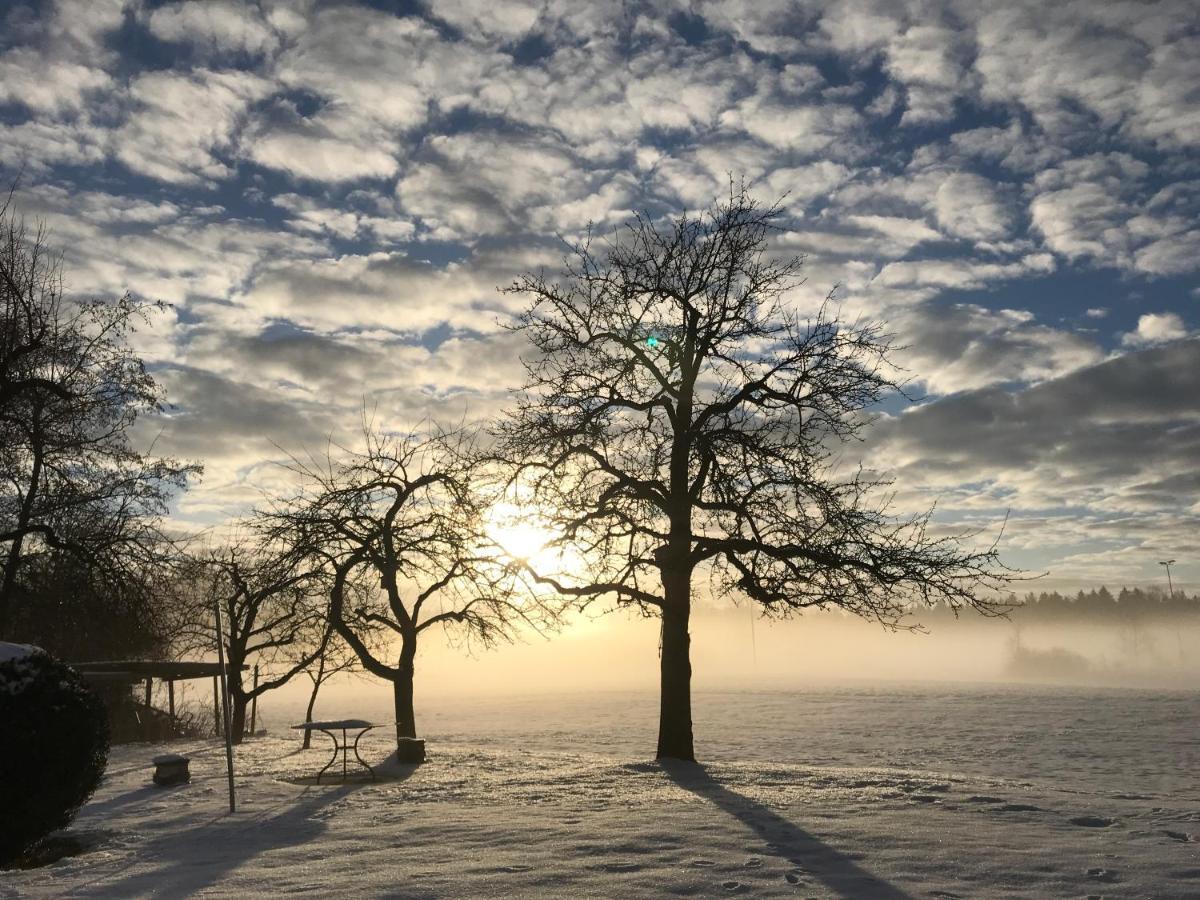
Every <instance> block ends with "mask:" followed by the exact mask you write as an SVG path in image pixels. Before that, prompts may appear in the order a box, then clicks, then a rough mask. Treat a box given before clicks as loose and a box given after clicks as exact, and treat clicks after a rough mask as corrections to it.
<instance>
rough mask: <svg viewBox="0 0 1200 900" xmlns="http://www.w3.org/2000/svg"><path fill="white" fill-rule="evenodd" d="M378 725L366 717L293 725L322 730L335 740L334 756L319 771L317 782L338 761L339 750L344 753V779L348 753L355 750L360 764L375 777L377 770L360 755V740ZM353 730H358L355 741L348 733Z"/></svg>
mask: <svg viewBox="0 0 1200 900" xmlns="http://www.w3.org/2000/svg"><path fill="white" fill-rule="evenodd" d="M375 727H377V726H376V724H375V723H374V722H368V721H367V720H366V719H332V720H329V721H326V722H301V723H300V724H299V725H293V726H292V728H293V729H294V730H296V731H320V732H322V733H323V734H326V735H328V736H329V739H330V740H331V741H333V756H331V757H330V758H329V762H327V763H325V767H324V768H323V769H321V771H320V772H318V773H317V783H318V784H319V783H320V781H321V776H322V775H324V774H325V773H326V772H327V771H328V770H329V767H330V766H332V765H333V764H334V763H335V762H337V758H338V752H339V751H340V752H341V754H342V781H345V780H346V766H347V763H346V754H347V752H348V751H350V750H353V751H354V758H355V759H356V760H358V764H359V765H360V766H362V767H363V768H364V769H366V770H367V771H368V772H370V773H371V779H372V780H374V778H375V770H374V769H372V768H371V767H370V766H369V765H367V762H366V760H364V759H363V758H362V757H361V756H359V755H358V742H359V741H361V740H362V736H363V735H364V734H366V733H367V732H368V731H370V730H371V729H372V728H375ZM336 731H340V732H341V733H342V739H341V741H339V740H338V738H337V735H336V734H335V733H334V732H336ZM351 731H357V732H358V733H357V734H356V735H355V736H354V741H353V743H351V741H350V739H349V737H348V735H349V733H350V732H351Z"/></svg>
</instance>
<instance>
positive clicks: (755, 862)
mask: <svg viewBox="0 0 1200 900" xmlns="http://www.w3.org/2000/svg"><path fill="white" fill-rule="evenodd" d="M742 865H744V866H745V867H746V868H747V869H757V868H758V867H759V866H761V865H762V860H761V859H759V858H758V857H757V856H752V857H750V858H749V859H748V860H746V861H745V862H744V863H742Z"/></svg>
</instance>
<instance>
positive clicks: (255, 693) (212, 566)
mask: <svg viewBox="0 0 1200 900" xmlns="http://www.w3.org/2000/svg"><path fill="white" fill-rule="evenodd" d="M184 578H185V579H186V580H187V582H189V583H190V584H191V585H192V587H193V589H192V590H191V591H189V592H188V594H189V596H190V600H189V602H188V603H186V604H182V606H183V607H185V608H186V607H190V609H186V611H184V612H183V613H182V619H183V621H181V622H180V626H179V630H180V632H181V634H182V635H184V636H183V637H181V640H180V641H178V642H177V646H180V647H185V648H186V649H187V650H190V651H211V650H214V649H215V646H216V645H215V641H216V635H215V628H214V625H213V618H214V617H213V605H214V603H216V604H220V606H221V618H222V620H223V621H222V623H221V624H222V628H223V631H224V637H225V659H226V662H227V664H228V688H229V701H230V722H229V729H230V735H231V737H232V739H233V742H234V743H235V744H240V743H241V742H242V740H243V739H244V738H245V735H246V711H247V710H248V709H249V707H250V703H251V701H253V700H255V699H256V698H258V697H261V696H262V695H263V694H266V693H267V692H268V691H273V690H276V689H277V688H280V687H283V686H284V685H285V684H287V683H288V682H289V681H291V680H292V679H293V678H295V677H296V676H297V675H299V674H300V673H301V672H304V671H307V670H308V669H309V668H310V667H311V666H312V665H313V664H314V663H315V662H316V661H317V660H318V659H320V658H322V656H323V655H324V653H325V652H326V650H327V648H328V642H327V640H326V625H325V623H326V620H327V615H326V605H327V603H328V591H327V586H326V584H325V582H324V578H325V576H324V573H323V572H322V571H321V570H320V569H319V568H312V567H309V568H306V567H305V566H304V565H303V561H301V560H298V559H296V558H295V557H294V556H293V555H291V554H290V553H287V552H278V550H277V549H276V548H273V547H271V546H269V545H266V544H261V545H255V544H252V543H249V542H241V543H234V544H231V545H229V546H226V547H222V548H219V549H213V550H209V551H207V552H205V553H203V554H199V555H197V556H196V557H194V558H193V559H192V560H191V561H189V563H188V565H187V566H186V571H185V574H184ZM254 664H258V665H259V666H260V667H261V668H263V669H265V670H266V673H267V674H266V677H265V678H262V679H261V680H259V682H258V683H257V684H253V683H247V675H248V669H249V667H250V666H251V665H254Z"/></svg>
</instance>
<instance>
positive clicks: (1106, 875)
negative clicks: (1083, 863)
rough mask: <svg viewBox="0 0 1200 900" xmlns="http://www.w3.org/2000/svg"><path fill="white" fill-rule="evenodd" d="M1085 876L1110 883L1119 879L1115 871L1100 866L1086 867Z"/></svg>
mask: <svg viewBox="0 0 1200 900" xmlns="http://www.w3.org/2000/svg"><path fill="white" fill-rule="evenodd" d="M1087 877H1088V878H1090V879H1092V881H1107V882H1110V883H1111V882H1114V881H1120V880H1121V879H1120V878H1119V877H1118V876H1117V873H1116V872H1114V871H1112V870H1111V869H1105V868H1101V867H1100V866H1096V867H1095V868H1092V869H1088V870H1087Z"/></svg>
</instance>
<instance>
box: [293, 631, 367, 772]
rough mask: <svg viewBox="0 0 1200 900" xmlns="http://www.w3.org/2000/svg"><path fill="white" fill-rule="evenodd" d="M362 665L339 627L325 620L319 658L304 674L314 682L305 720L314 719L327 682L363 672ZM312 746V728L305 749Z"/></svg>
mask: <svg viewBox="0 0 1200 900" xmlns="http://www.w3.org/2000/svg"><path fill="white" fill-rule="evenodd" d="M361 671H362V665H361V663H359V661H358V654H356V653H355V652H354V651H353V650H352V649H351V648H350V645H349V644H347V643H346V642H345V641H344V640H342V636H341V635H340V634H338V633H337V629H335V628H334V627H333V625H332V624H330V622H329V620H328V618H326V620H325V622H324V630H323V632H322V634H321V650H320V653H319V654H318V655H317V658H316V659H315V660H314V661H313V662H311V663H309V665H308V667H307V668H306V669H305V670H304V674H305V675H306V676H307V677H308V680H309V681H310V682H311V683H312V690H310V691H309V692H308V705H307V706H306V707H305V708H304V721H305V722H311V721H312V720H313V710H314V709H315V708H316V706H317V695H318V694H320V692H321V688H322V687H324V685H325V683H326V682H328V681H330V680H331V679H332V678H334V677H336V676H338V675H342V674H347V673H351V672H358V673H360V674H361ZM311 746H312V730H311V729H309V730H307V731H305V732H304V743H303V749H305V750H307V749H308V748H309V747H311Z"/></svg>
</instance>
